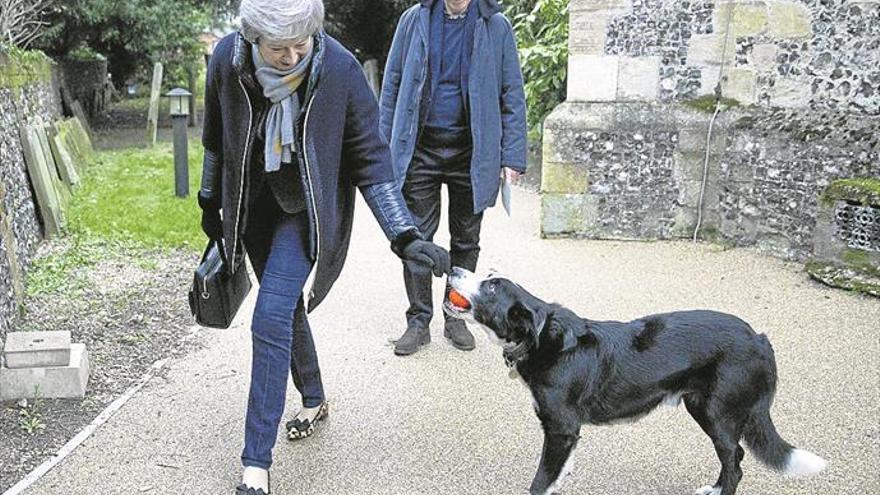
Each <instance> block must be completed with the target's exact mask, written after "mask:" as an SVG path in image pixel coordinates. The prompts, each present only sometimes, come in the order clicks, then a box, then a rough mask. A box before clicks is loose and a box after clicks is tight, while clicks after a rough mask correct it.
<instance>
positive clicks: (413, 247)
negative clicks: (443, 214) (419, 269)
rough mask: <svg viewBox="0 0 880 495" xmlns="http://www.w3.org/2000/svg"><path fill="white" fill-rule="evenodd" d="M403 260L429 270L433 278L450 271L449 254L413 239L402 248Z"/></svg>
mask: <svg viewBox="0 0 880 495" xmlns="http://www.w3.org/2000/svg"><path fill="white" fill-rule="evenodd" d="M403 259H405V260H407V261H413V262H415V263H418V264H419V265H423V266H425V267H428V268H430V269H431V270H432V271H433V272H434V276H435V277H442V276H443V275H446V274H448V273H450V272H451V271H452V267H451V262H450V261H449V253H448V252H447V251H446V250H445V249H443V248H442V247H440V246H438V245H436V244H434V243H433V242H428V241H423V240H420V239H415V240H412V241H410V243H409V244H407V245H406V247H405V248H403Z"/></svg>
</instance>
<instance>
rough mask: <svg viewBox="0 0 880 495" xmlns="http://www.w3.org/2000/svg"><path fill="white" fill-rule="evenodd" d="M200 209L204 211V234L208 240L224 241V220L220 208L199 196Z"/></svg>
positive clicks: (213, 202)
mask: <svg viewBox="0 0 880 495" xmlns="http://www.w3.org/2000/svg"><path fill="white" fill-rule="evenodd" d="M198 201H199V207H200V208H201V209H202V232H204V233H205V235H206V236H208V239H210V240H212V241H216V242H220V241H222V240H223V220H222V219H221V218H220V207H219V206H218V205H217V204H216V202H215V201H213V200H211V199H208V198H205V197H204V196H202V193H201V191H199V194H198Z"/></svg>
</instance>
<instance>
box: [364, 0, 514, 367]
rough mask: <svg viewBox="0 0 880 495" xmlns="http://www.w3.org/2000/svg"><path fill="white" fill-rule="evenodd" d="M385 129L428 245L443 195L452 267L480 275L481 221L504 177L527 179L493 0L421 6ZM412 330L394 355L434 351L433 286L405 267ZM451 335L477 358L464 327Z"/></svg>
mask: <svg viewBox="0 0 880 495" xmlns="http://www.w3.org/2000/svg"><path fill="white" fill-rule="evenodd" d="M379 106H380V116H379V125H380V128H381V131H382V133H383V135H384V136H385V138H386V139H387V140H388V143H389V144H390V146H391V154H392V161H393V163H394V168H395V171H396V173H397V178H398V180H399V181H400V182H401V186H402V190H403V196H404V198H405V200H406V202H407V206H408V207H409V209H410V211H411V212H412V214H413V216H414V217H415V219H416V222H417V223H418V226H419V229H420V230H421V232H422V233H423V235H424V236H425V237H426V239H433V235H434V233H435V232H436V231H437V228H438V226H439V223H440V207H441V205H440V188H441V185H442V184H444V183H445V184H446V185H447V188H448V193H449V232H450V236H451V245H450V255H451V258H452V264H453V265H454V266H460V267H462V268H465V269H467V270H470V271H474V269H475V268H476V265H477V258H478V255H479V251H480V246H479V241H480V225H481V222H482V218H483V211H484V210H485V209H486V208H487V207H489V206H493V205H494V204H495V200H496V198H497V196H498V189H499V185H500V180H499V179H500V177H501V176H502V175H504V176H506V177H507V179H508V180H510V181H512V180H513V179H514V178H515V177H516V176H518V175H519V174H522V173H524V172H525V169H526V105H525V95H524V93H523V81H522V71H521V69H520V65H519V57H518V55H517V49H516V39H515V36H514V33H513V28H512V27H511V25H510V21H508V20H507V18H506V17H504V15H503V14H502V13H501V8H500V7H499V5H498V3H497V2H496V1H495V0H421V1H420V3H419V4H418V5H415V6H413V7H412V8H410V9H409V10H407V11H406V12H405V13H404V14H403V16H402V17H401V19H400V22H399V23H398V25H397V30H396V32H395V34H394V41H393V42H392V45H391V52H390V54H389V56H388V62H387V65H386V67H385V77H384V81H383V87H382V95H381V99H380V105H379ZM404 282H405V284H406V292H407V296H408V298H409V303H410V306H409V309H408V310H407V312H406V318H407V329H406V332H405V333H404V334H403V336H402V337H401V338H400V339H399V340H398V341H397V344H396V345H395V349H394V350H395V353H396V354H398V355H408V354H412V353H414V352H416V351H417V350H418V349H419V347H420V346H421V345H423V344H426V343H428V342H430V341H431V337H430V332H429V330H428V325H429V323H430V321H431V317H432V316H433V304H432V300H431V299H432V298H431V276H430V273H428V272H427V271H426V270H424V269H420V268H419V267H417V266H414V265H412V264H411V263H408V262H404ZM444 335H445V336H446V337H447V338H449V339H450V340H451V341H452V343H453V345H455V347H457V348H459V349H462V350H470V349H473V348H474V338H473V336H472V335H471V334H470V332H469V331H468V329H467V327H466V326H465V324H464V322H463V321H462V320H458V319H454V318H448V317H447V319H446V322H445V326H444Z"/></svg>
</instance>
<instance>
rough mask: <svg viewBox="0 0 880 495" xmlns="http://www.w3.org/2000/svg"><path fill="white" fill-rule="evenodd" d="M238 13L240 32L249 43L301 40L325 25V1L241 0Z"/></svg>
mask: <svg viewBox="0 0 880 495" xmlns="http://www.w3.org/2000/svg"><path fill="white" fill-rule="evenodd" d="M239 15H241V34H242V36H244V38H245V39H246V40H248V41H250V42H251V43H257V40H258V39H260V38H266V39H270V40H276V41H287V40H302V39H305V38H307V37H309V36H312V35H314V34H315V33H317V32H318V31H320V30H321V28H322V27H323V26H324V1H323V0H242V1H241V7H239Z"/></svg>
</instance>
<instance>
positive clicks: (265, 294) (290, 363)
mask: <svg viewBox="0 0 880 495" xmlns="http://www.w3.org/2000/svg"><path fill="white" fill-rule="evenodd" d="M273 203H274V201H273ZM271 206H276V205H271ZM255 213H257V214H255V215H253V216H252V217H251V219H252V220H251V222H252V224H251V225H249V226H248V231H247V232H246V233H245V237H244V242H245V247H246V248H247V251H248V256H249V258H250V259H251V264H252V265H253V267H254V271H255V272H256V276H257V279H258V280H259V282H260V291H259V294H258V295H257V305H256V308H255V309H254V317H253V322H252V324H251V332H252V338H253V362H252V366H251V388H250V395H249V397H248V408H247V418H246V420H245V435H244V450H243V451H242V454H241V460H242V464H243V465H245V466H253V467H259V468H263V469H269V466H271V465H272V448H273V447H274V446H275V439H276V438H277V436H278V425H279V424H280V423H281V416H282V414H283V413H284V400H285V395H286V393H287V370H288V369H289V370H290V373H291V375H292V377H293V383H294V385H295V386H296V388H297V389H298V390H299V392H300V394H301V395H302V401H303V406H304V407H316V406H318V405H320V404H321V403H322V402H323V401H324V387H323V385H322V383H321V371H320V368H319V367H318V356H317V354H316V352H315V343H314V341H313V340H312V332H311V329H310V328H309V322H308V320H307V318H306V312H305V307H304V304H303V298H302V291H303V286H304V285H305V282H306V278H307V277H308V275H309V270H310V269H311V260H310V259H309V256H308V246H309V239H308V235H309V234H308V232H309V222H308V217H307V216H306V215H307V214H306V213H305V212H303V213H298V214H295V215H288V214H286V213H283V212H281V211H279V210H278V209H277V207H276V208H275V209H273V208H271V207H270V208H260V209H259V211H258V212H255Z"/></svg>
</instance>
